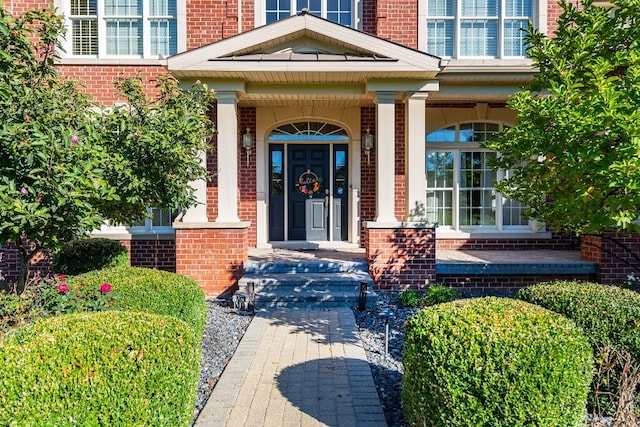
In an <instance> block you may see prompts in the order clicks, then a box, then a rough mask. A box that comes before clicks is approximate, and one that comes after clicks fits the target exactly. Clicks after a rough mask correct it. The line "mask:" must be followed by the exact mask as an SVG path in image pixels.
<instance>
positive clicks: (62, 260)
mask: <svg viewBox="0 0 640 427" xmlns="http://www.w3.org/2000/svg"><path fill="white" fill-rule="evenodd" d="M126 265H129V259H128V256H127V249H126V248H125V247H124V246H122V245H121V244H120V242H118V241H117V240H110V239H80V240H74V241H72V242H68V243H66V244H65V245H64V246H63V247H62V248H61V249H60V250H59V251H57V252H56V253H55V254H53V269H54V271H56V272H58V273H64V274H69V275H72V276H75V275H76V274H82V273H87V272H89V271H93V270H100V269H101V268H106V267H117V266H126Z"/></svg>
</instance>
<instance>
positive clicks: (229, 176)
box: [216, 92, 240, 223]
mask: <svg viewBox="0 0 640 427" xmlns="http://www.w3.org/2000/svg"><path fill="white" fill-rule="evenodd" d="M217 100H218V116H217V123H216V125H217V126H218V146H217V148H216V153H217V155H218V217H217V218H216V222H224V223H234V222H240V218H239V217H238V149H239V148H238V147H239V146H238V116H237V105H238V98H237V96H236V93H235V92H218V96H217Z"/></svg>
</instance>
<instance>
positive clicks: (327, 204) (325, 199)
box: [324, 196, 329, 209]
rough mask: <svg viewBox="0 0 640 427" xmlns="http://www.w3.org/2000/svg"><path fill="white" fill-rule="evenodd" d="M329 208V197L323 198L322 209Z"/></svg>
mask: <svg viewBox="0 0 640 427" xmlns="http://www.w3.org/2000/svg"><path fill="white" fill-rule="evenodd" d="M328 207H329V196H324V208H325V209H327V208H328Z"/></svg>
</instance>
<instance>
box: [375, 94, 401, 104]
mask: <svg viewBox="0 0 640 427" xmlns="http://www.w3.org/2000/svg"><path fill="white" fill-rule="evenodd" d="M397 97H398V92H376V93H375V99H374V101H375V103H376V104H395V102H396V98H397Z"/></svg>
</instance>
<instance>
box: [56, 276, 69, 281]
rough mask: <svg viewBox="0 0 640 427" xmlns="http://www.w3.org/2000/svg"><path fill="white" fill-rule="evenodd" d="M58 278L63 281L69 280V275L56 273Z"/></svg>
mask: <svg viewBox="0 0 640 427" xmlns="http://www.w3.org/2000/svg"><path fill="white" fill-rule="evenodd" d="M56 279H58V280H61V281H63V282H64V281H65V280H67V275H66V274H56Z"/></svg>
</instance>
